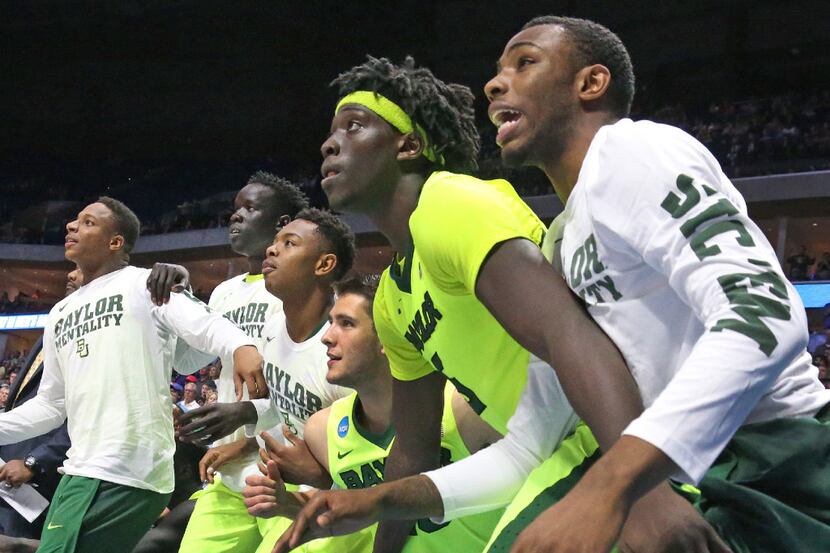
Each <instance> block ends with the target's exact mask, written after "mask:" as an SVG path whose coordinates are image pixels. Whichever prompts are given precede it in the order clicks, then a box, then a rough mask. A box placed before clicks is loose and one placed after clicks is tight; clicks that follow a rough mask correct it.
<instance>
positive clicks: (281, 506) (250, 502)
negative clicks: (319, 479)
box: [242, 461, 300, 518]
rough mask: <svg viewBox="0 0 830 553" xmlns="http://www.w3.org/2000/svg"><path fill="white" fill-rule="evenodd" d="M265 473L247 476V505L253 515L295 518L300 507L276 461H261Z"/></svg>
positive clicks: (245, 495) (244, 495)
mask: <svg viewBox="0 0 830 553" xmlns="http://www.w3.org/2000/svg"><path fill="white" fill-rule="evenodd" d="M259 470H260V472H263V473H264V475H262V476H261V475H258V474H252V475H251V476H248V477H247V478H245V484H246V486H245V489H243V490H242V496H243V497H244V498H245V507H247V508H248V513H249V514H250V515H251V516H255V517H261V518H271V517H275V516H281V517H288V518H293V517H294V516H295V515H296V514H297V511H298V510H299V508H300V505H299V503H298V501H297V500H296V499H295V498H294V496H293V495H292V494H291V493H290V492H288V491H287V490H286V489H285V482H284V481H283V479H282V476H281V475H280V469H279V468H278V467H277V464H276V463H275V462H274V461H269V462H268V464H267V466H266V465H263V464H262V463H259Z"/></svg>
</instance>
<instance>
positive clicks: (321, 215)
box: [294, 207, 355, 281]
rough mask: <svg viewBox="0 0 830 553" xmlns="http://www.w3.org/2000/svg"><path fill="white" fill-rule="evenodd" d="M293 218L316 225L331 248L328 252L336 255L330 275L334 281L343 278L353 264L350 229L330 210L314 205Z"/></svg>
mask: <svg viewBox="0 0 830 553" xmlns="http://www.w3.org/2000/svg"><path fill="white" fill-rule="evenodd" d="M294 219H295V220H297V219H302V220H304V221H308V222H309V223H314V224H315V225H317V232H318V233H320V235H321V236H322V237H323V239H324V240H325V241H326V242H327V243H328V246H329V247H330V248H331V252H330V253H333V254H334V255H336V256H337V265H336V266H335V268H334V273H333V275H332V276H334V280H335V281H338V280H340V279H341V278H343V276H344V275H345V274H346V273H348V272H349V270H350V269H351V268H352V264H354V256H355V239H354V233H353V232H352V229H350V228H349V226H348V225H347V224H346V223H344V222H343V221H342V220H341V219H340V218H339V217H338V216H337V215H335V214H334V213H332V212H331V211H323V210H322V209H317V208H315V207H309V208H306V209H303V210H302V211H300V212H299V213H297V216H296V217H295V218H294Z"/></svg>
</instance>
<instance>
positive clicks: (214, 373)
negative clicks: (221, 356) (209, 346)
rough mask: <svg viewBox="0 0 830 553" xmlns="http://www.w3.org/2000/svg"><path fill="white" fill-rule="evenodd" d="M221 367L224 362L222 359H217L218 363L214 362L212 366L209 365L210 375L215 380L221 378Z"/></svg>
mask: <svg viewBox="0 0 830 553" xmlns="http://www.w3.org/2000/svg"><path fill="white" fill-rule="evenodd" d="M221 367H222V362H221V361H217V362H216V363H213V364H212V365H210V367H208V376H209V377H210V379H211V380H213V381H214V382H215V381H217V380H219V374H220V373H221V372H222V369H221Z"/></svg>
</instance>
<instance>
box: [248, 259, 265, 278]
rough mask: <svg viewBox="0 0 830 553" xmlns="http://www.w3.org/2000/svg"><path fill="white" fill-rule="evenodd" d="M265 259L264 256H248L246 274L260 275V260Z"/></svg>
mask: <svg viewBox="0 0 830 553" xmlns="http://www.w3.org/2000/svg"><path fill="white" fill-rule="evenodd" d="M263 261H265V257H264V256H261V255H259V256H253V255H249V256H248V274H249V275H260V274H262V262H263Z"/></svg>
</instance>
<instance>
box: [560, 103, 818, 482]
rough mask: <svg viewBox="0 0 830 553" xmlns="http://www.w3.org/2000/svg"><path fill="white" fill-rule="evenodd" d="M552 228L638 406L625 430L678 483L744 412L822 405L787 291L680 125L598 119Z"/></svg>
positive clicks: (737, 199)
mask: <svg viewBox="0 0 830 553" xmlns="http://www.w3.org/2000/svg"><path fill="white" fill-rule="evenodd" d="M562 224H563V225H564V236H563V240H562V243H561V263H562V269H563V273H564V276H565V278H566V280H567V281H568V285H569V286H570V287H571V289H573V290H574V291H575V292H576V293H577V294H579V295H580V296H581V297H582V298H583V299H584V301H585V302H586V303H587V304H588V308H589V311H590V313H591V315H592V316H593V318H594V319H595V320H596V321H597V323H598V324H599V325H600V326H601V327H602V329H603V330H604V331H605V332H606V333H607V334H608V335H609V336H610V337H611V339H612V340H613V341H614V342H615V343H616V344H617V347H619V348H620V351H621V352H622V354H623V356H624V357H625V360H626V362H627V363H628V366H629V368H630V369H631V371H632V373H633V375H634V378H635V379H636V381H637V384H638V386H639V389H640V393H641V394H642V397H643V401H644V403H645V406H646V408H647V409H646V411H645V412H644V413H643V415H642V416H640V417H639V418H638V419H637V420H635V421H633V422H632V423H631V425H630V426H629V427H628V428H627V429H626V431H625V433H626V434H630V435H633V436H637V437H639V438H641V439H643V440H646V441H648V442H650V443H652V444H654V445H655V446H657V447H659V448H660V449H661V450H662V451H663V452H664V453H666V454H667V455H668V456H669V457H671V458H672V460H673V461H674V462H675V463H677V465H678V466H679V467H680V469H681V473H679V474H677V475H675V476H676V477H677V478H678V479H681V480H684V481H690V482H696V481H698V480H699V479H700V478H701V477H702V476H703V474H704V472H705V471H706V470H707V469H708V467H709V466H710V465H711V464H712V463H713V462H714V460H715V459H716V457H717V455H718V454H719V453H720V452H721V450H722V449H723V447H725V445H726V443H727V442H728V441H729V440H730V439H731V438H732V435H733V434H734V433H735V431H736V430H737V429H738V428H739V427H740V426H741V425H742V424H744V422H758V421H765V420H770V419H775V418H780V417H798V416H812V415H814V414H815V413H816V412H817V411H818V409H819V408H821V407H822V406H823V405H825V404H826V403H828V401H830V391H828V390H825V389H824V388H823V386H822V385H821V383H820V382H819V381H818V378H817V369H816V368H815V367H813V366H812V365H811V363H810V356H809V354H807V352H806V349H805V346H806V343H807V321H806V316H805V312H804V306H803V305H802V303H801V300H800V298H799V296H798V294H797V293H796V292H795V290H794V288H793V287H792V285H790V283H789V282H787V280H786V279H785V278H784V276H783V273H782V271H781V268H780V266H779V263H778V260H777V259H776V257H775V253H774V252H773V249H772V247H771V246H770V244H769V243H768V242H767V240H766V238H765V237H764V235H763V233H762V232H761V231H760V230H759V229H758V228H757V226H756V225H755V223H753V222H752V221H751V220H750V219H749V217H748V215H747V211H746V206H745V203H744V200H743V198H742V197H741V195H740V194H739V193H738V191H737V190H736V189H735V187H734V186H733V185H732V183H730V182H729V179H728V178H727V177H726V175H724V173H723V171H721V168H720V166H719V165H718V162H717V160H716V159H715V158H714V157H713V156H712V154H711V153H709V151H708V150H706V148H705V147H703V146H702V145H701V144H700V143H699V142H697V141H696V140H695V139H694V138H692V137H691V136H689V135H688V134H686V133H684V132H683V131H681V130H679V129H677V128H674V127H670V126H667V125H659V124H656V123H652V122H649V121H640V122H637V123H635V122H633V121H631V120H629V119H623V120H621V121H619V122H617V123H616V124H614V125H608V126H605V127H603V128H602V129H600V131H599V132H598V133H597V135H596V136H595V137H594V139H593V141H592V142H591V146H590V148H589V149H588V152H587V154H586V157H585V161H584V163H583V165H582V169H581V170H580V173H579V178H578V180H577V183H576V186H575V188H574V190H573V192H572V193H571V196H570V198H569V199H568V202H567V204H566V206H565V211H564V212H563V214H562ZM585 347H590V344H586V346H585Z"/></svg>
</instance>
